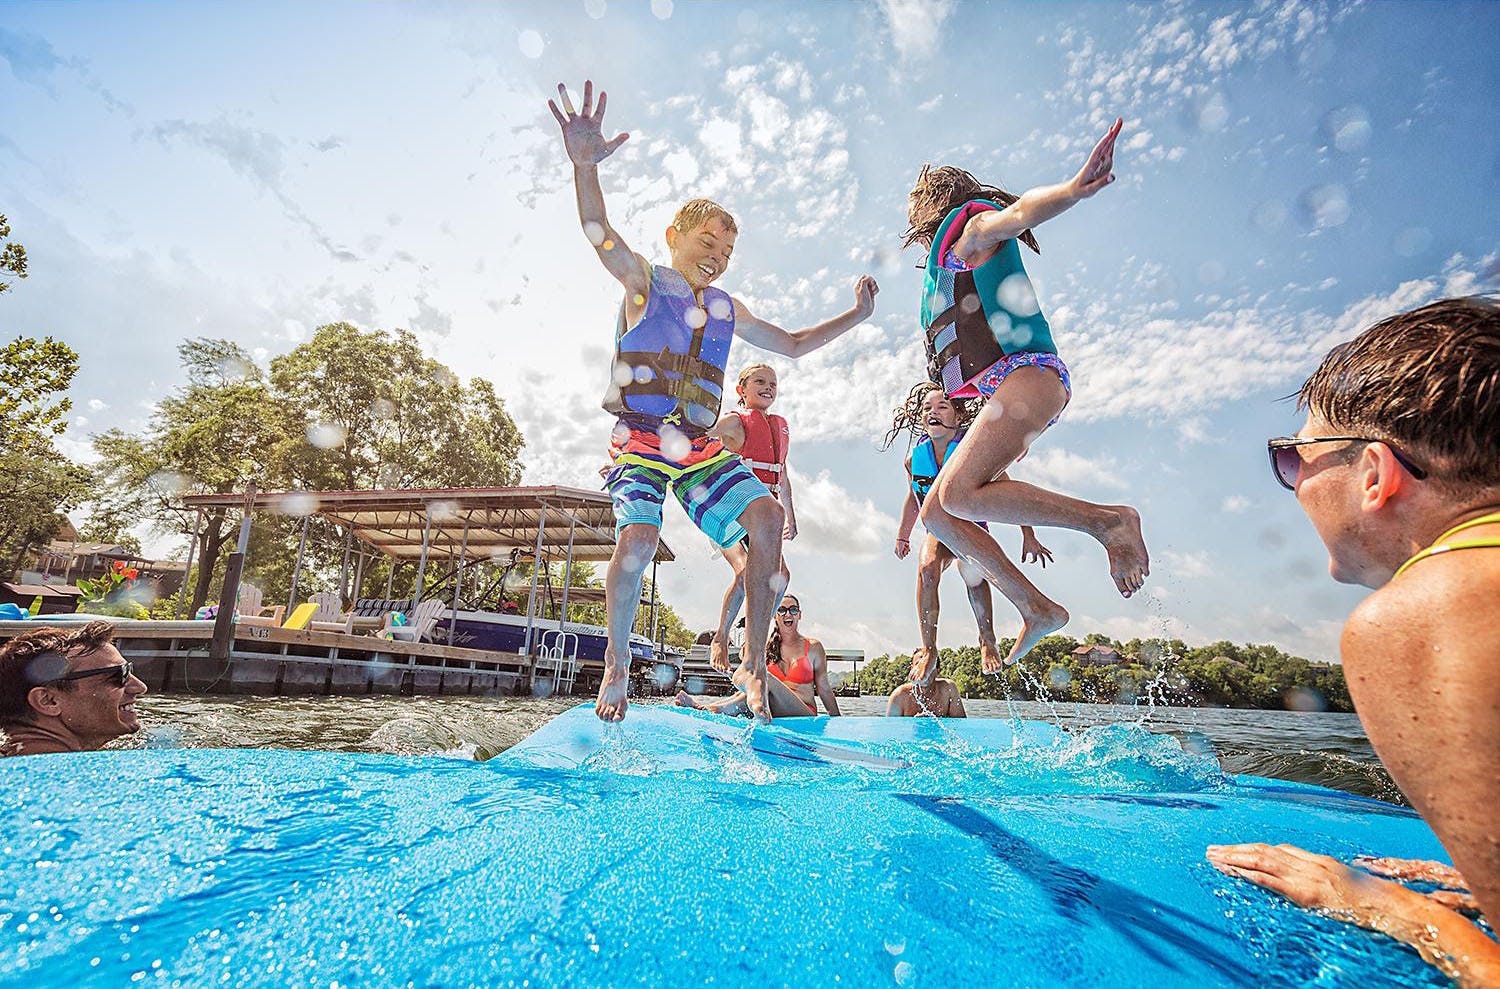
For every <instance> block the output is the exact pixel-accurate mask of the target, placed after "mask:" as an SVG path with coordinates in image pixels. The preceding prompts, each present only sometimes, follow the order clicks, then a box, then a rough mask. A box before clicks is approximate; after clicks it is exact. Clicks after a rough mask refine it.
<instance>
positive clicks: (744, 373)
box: [740, 364, 776, 405]
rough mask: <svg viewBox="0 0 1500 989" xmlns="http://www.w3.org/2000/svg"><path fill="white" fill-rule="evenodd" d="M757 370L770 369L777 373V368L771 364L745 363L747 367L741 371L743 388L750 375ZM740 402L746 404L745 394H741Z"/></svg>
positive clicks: (741, 385)
mask: <svg viewBox="0 0 1500 989" xmlns="http://www.w3.org/2000/svg"><path fill="white" fill-rule="evenodd" d="M756 371H770V372H771V373H772V374H775V373H776V369H775V368H774V367H772V366H771V365H769V364H747V365H745V369H744V370H743V371H741V372H740V387H741V388H743V387H745V382H747V381H749V380H750V375H752V374H754V373H755V372H756ZM740 404H741V405H744V404H745V396H743V395H741V396H740Z"/></svg>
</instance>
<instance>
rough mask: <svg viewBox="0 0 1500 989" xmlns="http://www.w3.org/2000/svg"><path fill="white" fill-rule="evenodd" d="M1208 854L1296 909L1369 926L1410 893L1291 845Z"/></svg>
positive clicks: (1214, 849) (1218, 865)
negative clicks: (1324, 913) (1292, 904)
mask: <svg viewBox="0 0 1500 989" xmlns="http://www.w3.org/2000/svg"><path fill="white" fill-rule="evenodd" d="M1207 855H1208V861H1209V862H1210V863H1211V864H1212V865H1213V867H1214V868H1215V869H1218V870H1219V871H1220V872H1222V873H1224V874H1225V875H1226V876H1235V877H1236V878H1239V879H1245V880H1248V881H1250V882H1252V883H1254V884H1255V885H1257V886H1260V887H1262V888H1264V889H1268V890H1270V891H1271V892H1273V893H1280V894H1281V895H1282V896H1284V897H1286V898H1287V899H1288V900H1291V901H1292V902H1293V903H1295V904H1297V905H1298V906H1299V907H1306V908H1308V909H1310V910H1322V911H1325V912H1327V913H1329V914H1331V915H1333V916H1335V917H1338V918H1339V919H1341V920H1346V921H1349V922H1350V923H1353V924H1358V925H1359V926H1360V927H1365V928H1370V929H1372V930H1380V929H1381V924H1382V922H1383V921H1384V920H1385V919H1386V918H1387V917H1388V916H1389V915H1390V914H1391V912H1392V909H1393V908H1394V907H1395V905H1396V900H1397V898H1398V897H1400V896H1402V895H1406V896H1410V895H1412V894H1411V893H1410V891H1409V890H1407V889H1405V888H1404V887H1402V886H1398V885H1396V884H1395V883H1393V882H1389V881H1387V880H1385V879H1376V878H1375V877H1374V876H1371V875H1369V874H1367V873H1364V872H1360V871H1358V870H1356V869H1351V868H1349V867H1348V866H1347V865H1345V864H1344V863H1342V862H1340V861H1338V860H1337V859H1333V858H1329V857H1328V856H1327V855H1315V854H1313V853H1312V852H1309V851H1306V850H1305V849H1301V848H1298V847H1296V846H1295V845H1263V844H1249V845H1210V846H1208V852H1207Z"/></svg>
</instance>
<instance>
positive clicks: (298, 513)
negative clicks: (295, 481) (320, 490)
mask: <svg viewBox="0 0 1500 989" xmlns="http://www.w3.org/2000/svg"><path fill="white" fill-rule="evenodd" d="M280 507H281V511H282V512H283V513H284V514H286V515H291V516H293V517H295V518H302V517H303V516H307V515H311V514H313V513H314V512H316V511H317V510H318V499H317V496H316V495H314V494H312V493H311V492H309V491H294V492H292V493H290V494H288V495H287V496H286V497H285V498H283V499H282V501H281V506H280Z"/></svg>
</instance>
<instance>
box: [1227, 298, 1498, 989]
mask: <svg viewBox="0 0 1500 989" xmlns="http://www.w3.org/2000/svg"><path fill="white" fill-rule="evenodd" d="M1299 405H1300V406H1301V407H1303V408H1305V409H1306V410H1307V413H1308V415H1307V422H1306V424H1305V425H1304V426H1303V427H1302V429H1301V431H1300V432H1299V433H1298V435H1297V436H1295V437H1285V438H1281V439H1275V440H1272V441H1271V442H1270V444H1269V447H1270V454H1271V465H1272V469H1273V470H1274V472H1275V474H1276V479H1277V481H1279V482H1280V483H1281V485H1282V486H1283V487H1285V488H1287V489H1289V490H1291V491H1293V492H1295V494H1296V497H1297V502H1298V503H1299V504H1300V505H1301V506H1302V508H1303V510H1304V511H1305V512H1307V515H1308V518H1309V519H1311V521H1312V524H1313V528H1315V529H1316V530H1317V532H1318V535H1319V536H1320V537H1321V538H1322V540H1323V543H1324V544H1325V545H1326V546H1327V548H1328V556H1329V572H1330V573H1331V574H1332V576H1333V578H1334V579H1335V580H1337V581H1340V582H1342V583H1346V584H1362V585H1364V586H1365V587H1369V588H1371V589H1372V590H1374V593H1373V594H1371V595H1370V596H1369V597H1368V598H1366V599H1365V600H1364V601H1363V602H1362V603H1361V604H1360V606H1359V607H1358V608H1357V609H1356V610H1355V612H1354V614H1353V615H1351V616H1350V618H1349V621H1348V623H1347V624H1346V625H1345V626H1344V634H1343V640H1342V642H1341V644H1340V652H1341V654H1342V659H1343V664H1344V675H1345V679H1346V680H1347V681H1348V684H1349V694H1350V696H1351V697H1352V698H1353V700H1354V705H1355V709H1356V710H1357V711H1358V713H1359V716H1360V720H1361V721H1362V722H1363V723H1364V726H1365V731H1366V733H1367V734H1368V735H1369V737H1370V742H1371V744H1372V745H1373V746H1374V747H1375V751H1376V753H1377V754H1378V755H1379V756H1380V759H1381V762H1383V763H1384V764H1385V766H1386V768H1387V769H1389V770H1390V773H1391V776H1392V777H1393V778H1394V779H1395V781H1396V783H1397V785H1399V786H1400V787H1401V790H1402V792H1403V793H1405V794H1406V796H1407V797H1408V798H1409V799H1410V800H1411V802H1412V804H1413V805H1414V806H1415V807H1416V809H1417V810H1418V811H1419V812H1420V813H1421V814H1422V817H1423V818H1424V819H1425V820H1426V821H1427V823H1428V824H1430V825H1431V826H1432V829H1433V831H1434V832H1435V833H1436V834H1437V836H1438V838H1439V839H1440V840H1441V841H1442V843H1443V847H1444V848H1445V849H1446V850H1447V851H1448V853H1449V854H1450V855H1451V856H1452V858H1453V864H1454V865H1455V866H1456V867H1457V872H1455V871H1454V870H1453V869H1451V868H1447V867H1446V866H1440V865H1438V863H1424V862H1406V861H1400V860H1389V859H1385V860H1379V859H1377V860H1362V861H1359V862H1357V863H1356V864H1358V865H1360V866H1362V867H1363V868H1362V869H1353V868H1350V867H1349V866H1347V865H1345V864H1344V863H1342V862H1339V861H1337V860H1335V859H1332V858H1329V857H1328V856H1326V855H1317V854H1313V853H1312V852H1308V851H1304V850H1302V849H1300V848H1295V847H1293V846H1291V845H1278V846H1271V845H1263V844H1250V845H1230V846H1218V845H1216V846H1213V847H1211V848H1210V849H1209V850H1208V858H1209V861H1210V862H1211V863H1213V865H1214V866H1215V867H1216V868H1218V869H1219V870H1220V871H1222V872H1225V873H1227V874H1229V875H1231V876H1236V877H1239V878H1242V879H1246V880H1249V881H1250V882H1252V883H1255V884H1256V885H1259V886H1263V887H1265V888H1267V889H1270V890H1273V891H1275V892H1277V893H1279V894H1281V895H1282V896H1285V897H1286V898H1287V899H1289V900H1291V901H1292V902H1294V903H1297V904H1300V905H1301V906H1304V907H1309V908H1312V909H1317V910H1322V911H1325V912H1328V913H1331V914H1332V915H1334V916H1338V917H1342V918H1343V919H1346V920H1349V921H1352V922H1353V923H1356V924H1359V925H1360V926H1362V927H1368V928H1371V929H1373V930H1379V931H1383V932H1384V933H1386V934H1389V935H1390V936H1392V937H1395V938H1397V939H1399V940H1402V941H1405V942H1406V943H1408V944H1410V945H1412V946H1413V947H1415V948H1416V949H1417V950H1418V951H1419V952H1421V954H1422V956H1423V957H1424V958H1426V959H1427V960H1428V961H1430V962H1432V963H1433V964H1435V965H1437V966H1438V967H1440V968H1442V969H1443V970H1444V972H1445V973H1446V974H1448V975H1449V976H1450V977H1452V978H1454V979H1456V980H1457V981H1458V982H1459V983H1460V984H1462V985H1465V986H1468V985H1475V986H1479V985H1484V986H1500V945H1497V944H1496V943H1495V942H1494V941H1492V940H1490V939H1489V938H1487V937H1486V936H1485V935H1484V933H1483V932H1482V931H1481V930H1480V929H1479V928H1478V927H1476V926H1475V925H1473V924H1471V923H1470V922H1469V921H1468V920H1466V919H1465V918H1464V917H1463V916H1461V915H1460V914H1459V913H1458V912H1456V911H1455V910H1453V909H1449V907H1450V906H1455V907H1458V908H1460V909H1471V910H1479V911H1482V912H1483V913H1484V914H1485V916H1487V917H1488V919H1489V920H1490V922H1491V923H1492V924H1493V923H1500V826H1497V824H1496V816H1495V815H1496V808H1500V301H1497V300H1495V299H1492V298H1479V297H1476V298H1467V299H1447V300H1444V301H1442V302H1436V303H1433V304H1431V305H1427V306H1423V307H1422V308H1420V309H1416V310H1414V311H1412V312H1408V313H1402V314H1401V315H1398V316H1393V317H1391V318H1390V319H1387V320H1384V321H1382V322H1380V323H1377V324H1376V325H1375V326H1372V327H1371V328H1369V329H1368V330H1366V331H1365V332H1363V333H1361V334H1360V335H1359V336H1358V337H1356V338H1355V339H1354V340H1352V341H1350V342H1349V343H1347V344H1344V345H1342V346H1340V347H1337V348H1335V349H1334V350H1333V351H1332V352H1330V353H1329V354H1328V356H1327V357H1325V358H1324V360H1323V363H1322V365H1321V366H1320V367H1319V368H1318V369H1317V371H1315V372H1314V373H1313V375H1312V377H1311V378H1309V379H1308V380H1307V382H1306V383H1305V384H1304V385H1303V386H1302V391H1301V394H1300V396H1299ZM1372 851H1378V850H1376V849H1372ZM1370 873H1376V874H1378V875H1385V876H1390V877H1392V878H1395V879H1407V880H1422V881H1427V882H1433V883H1436V884H1438V885H1442V886H1447V887H1449V888H1448V889H1446V890H1441V891H1439V892H1437V893H1433V894H1430V895H1423V894H1422V893H1420V892H1417V891H1415V890H1413V889H1410V888H1408V887H1406V886H1403V885H1400V884H1398V883H1395V882H1389V881H1386V880H1384V879H1378V878H1376V877H1375V876H1374V875H1371V874H1370ZM1465 887H1467V889H1466V888H1465ZM1468 890H1472V893H1470V892H1468Z"/></svg>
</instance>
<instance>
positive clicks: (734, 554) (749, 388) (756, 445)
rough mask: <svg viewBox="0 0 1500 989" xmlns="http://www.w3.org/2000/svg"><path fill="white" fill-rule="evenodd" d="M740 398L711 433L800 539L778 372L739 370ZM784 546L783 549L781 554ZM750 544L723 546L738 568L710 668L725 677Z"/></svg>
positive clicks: (787, 576)
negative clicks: (776, 408)
mask: <svg viewBox="0 0 1500 989" xmlns="http://www.w3.org/2000/svg"><path fill="white" fill-rule="evenodd" d="M734 390H735V392H736V393H737V394H738V395H739V398H740V401H739V408H736V409H730V410H729V411H728V412H726V413H725V414H724V415H723V417H721V418H720V419H719V422H718V424H717V425H715V426H714V429H713V433H712V434H711V435H715V436H718V438H719V441H720V442H721V443H723V444H724V446H726V447H728V448H729V449H730V450H733V451H734V452H735V453H738V454H739V455H740V459H741V460H743V461H744V462H745V466H746V467H749V468H750V469H751V471H753V472H754V474H755V476H756V477H758V478H760V480H761V481H762V482H763V483H764V484H765V486H766V487H767V488H769V489H770V491H771V494H772V495H773V496H775V497H776V498H777V499H778V500H779V501H780V502H781V505H782V507H783V508H784V509H786V527H785V528H784V529H783V530H782V533H781V538H782V539H783V540H787V541H790V540H793V539H796V538H797V513H796V512H795V511H794V510H793V508H792V478H791V476H790V475H789V474H788V473H787V466H786V457H787V447H788V446H789V445H790V444H791V434H790V433H789V432H788V431H787V425H786V420H785V419H783V418H782V417H781V416H778V415H772V414H771V412H770V408H771V405H772V404H773V403H774V402H775V401H776V370H775V369H774V368H772V367H771V366H770V365H769V364H751V365H750V366H749V367H747V368H745V369H744V370H743V371H741V372H740V382H739V384H738V385H736V386H735V389H734ZM779 549H780V547H778V550H779ZM746 556H747V546H746V543H745V542H741V543H740V544H739V545H737V546H728V547H725V548H724V559H726V560H728V561H729V565H730V566H732V567H734V581H733V582H732V583H731V584H730V585H729V589H728V590H726V591H725V592H724V607H723V610H722V611H720V613H719V632H718V634H717V635H716V636H714V641H713V644H712V645H711V646H710V647H709V664H710V665H712V666H713V668H714V669H716V670H718V671H719V672H721V673H728V672H729V626H730V625H731V624H733V622H734V619H735V617H736V616H738V615H739V613H740V606H741V605H742V604H743V603H744V600H745V577H744V572H745V560H746ZM790 580H791V573H790V572H789V571H788V570H787V568H786V560H785V559H783V560H782V561H781V581H782V584H781V586H782V587H783V588H785V587H786V586H787V582H788V581H790Z"/></svg>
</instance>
